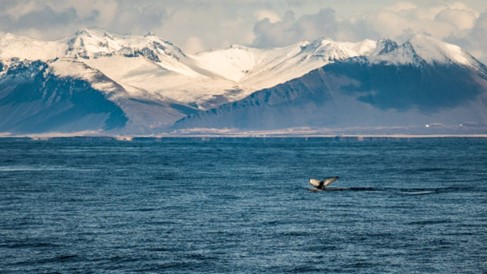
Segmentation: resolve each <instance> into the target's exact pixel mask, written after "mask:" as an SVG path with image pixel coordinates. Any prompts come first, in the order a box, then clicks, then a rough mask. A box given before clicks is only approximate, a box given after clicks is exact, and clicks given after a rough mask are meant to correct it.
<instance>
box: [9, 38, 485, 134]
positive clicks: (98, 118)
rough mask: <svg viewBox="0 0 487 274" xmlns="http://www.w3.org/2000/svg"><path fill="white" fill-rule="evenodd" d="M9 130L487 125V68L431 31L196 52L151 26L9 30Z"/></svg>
mask: <svg viewBox="0 0 487 274" xmlns="http://www.w3.org/2000/svg"><path fill="white" fill-rule="evenodd" d="M0 117H1V118H0V132H8V133H12V134H24V133H42V132H80V131H90V132H96V133H99V134H114V135H116V134H157V133H164V132H166V133H167V132H185V131H184V130H185V129H204V128H212V129H227V128H233V129H237V130H279V129H284V128H316V129H324V130H329V131H330V132H352V133H359V132H370V133H374V132H379V131H380V132H386V133H390V132H401V133H415V132H446V133H485V132H486V129H487V68H486V66H485V65H483V64H482V63H481V62H479V61H478V60H477V59H475V58H474V57H473V56H472V55H470V54H469V53H468V52H466V51H464V50H463V49H461V48H460V47H458V46H456V45H452V44H448V43H445V42H442V41H439V40H436V39H433V38H431V37H428V36H425V35H414V36H412V37H411V38H410V39H408V40H407V41H405V42H403V43H397V42H395V41H392V40H388V39H382V40H379V41H372V40H364V41H360V42H354V43H349V42H336V41H332V40H330V39H318V40H315V41H302V42H300V43H297V44H294V45H290V46H287V47H282V48H273V49H257V48H251V47H245V46H240V45H232V46H229V47H227V48H225V49H214V50H209V51H204V52H200V53H196V54H187V53H184V52H183V51H182V50H181V49H180V48H178V47H177V46H175V45H174V44H172V43H171V42H168V41H165V40H163V39H161V38H159V37H157V36H155V35H153V34H148V35H145V36H137V35H120V34H114V33H109V32H107V31H105V30H101V29H85V30H81V31H78V32H76V33H75V34H74V35H73V36H71V37H67V38H65V39H61V40H57V41H39V40H34V39H30V38H27V37H21V36H16V35H13V34H8V33H7V34H3V35H0Z"/></svg>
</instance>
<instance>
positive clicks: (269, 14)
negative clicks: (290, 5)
mask: <svg viewBox="0 0 487 274" xmlns="http://www.w3.org/2000/svg"><path fill="white" fill-rule="evenodd" d="M254 16H255V19H257V21H262V20H265V19H267V20H269V22H271V23H276V22H279V21H281V17H280V16H279V15H278V14H277V13H276V12H274V11H271V10H258V11H256V12H255V13H254Z"/></svg>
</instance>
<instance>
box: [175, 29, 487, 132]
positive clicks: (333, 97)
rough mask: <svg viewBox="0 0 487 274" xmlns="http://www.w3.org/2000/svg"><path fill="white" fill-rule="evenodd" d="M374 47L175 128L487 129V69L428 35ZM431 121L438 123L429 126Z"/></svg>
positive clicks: (458, 130) (181, 122)
mask: <svg viewBox="0 0 487 274" xmlns="http://www.w3.org/2000/svg"><path fill="white" fill-rule="evenodd" d="M370 50H371V53H370V55H369V56H358V58H344V59H342V60H336V61H335V62H331V63H329V64H327V65H325V66H322V67H321V68H318V69H316V70H312V71H311V72H309V73H307V74H305V75H304V76H302V77H298V78H295V79H293V80H291V81H288V82H285V83H283V84H279V85H276V86H274V87H271V88H267V89H263V90H260V91H256V92H254V93H252V94H251V95H250V96H248V97H246V98H244V99H242V100H239V101H236V102H233V103H228V104H224V105H222V106H220V107H218V108H215V109H211V110H208V111H202V112H199V113H197V114H195V115H191V116H188V117H185V118H183V119H182V120H180V121H178V122H177V123H176V124H175V126H174V128H175V129H177V130H180V129H188V128H234V129H241V130H268V129H282V128H292V127H299V128H302V127H317V128H328V129H332V130H333V131H335V132H336V131H340V130H342V129H352V131H353V132H354V133H359V132H361V131H363V130H364V129H365V130H377V129H381V130H385V131H386V132H390V131H388V130H389V129H391V128H395V129H399V130H401V131H403V132H409V133H418V132H423V133H424V132H443V133H445V132H449V133H452V132H464V133H465V132H466V133H485V132H486V130H487V68H486V67H485V66H484V65H483V64H481V63H479V62H478V61H477V60H476V59H475V58H474V57H472V56H471V55H470V54H468V53H466V52H465V51H463V50H461V49H460V48H459V47H457V46H454V45H451V44H448V43H444V42H441V41H438V40H435V39H432V38H429V37H425V36H414V37H412V38H411V39H409V40H408V41H406V42H404V43H403V44H400V45H399V44H397V43H396V42H394V41H391V40H385V39H384V40H380V41H378V42H377V46H376V47H375V48H370ZM328 52H330V51H328ZM335 52H336V53H337V55H335V56H338V57H339V56H340V54H338V53H340V51H335ZM431 124H435V125H440V126H438V127H434V128H430V127H428V129H425V125H431ZM465 125H473V126H465ZM425 130H426V131H425ZM349 132H350V131H349Z"/></svg>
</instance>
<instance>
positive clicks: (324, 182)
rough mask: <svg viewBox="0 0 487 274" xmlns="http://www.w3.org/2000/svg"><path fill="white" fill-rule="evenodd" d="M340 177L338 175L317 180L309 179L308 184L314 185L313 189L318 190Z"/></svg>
mask: <svg viewBox="0 0 487 274" xmlns="http://www.w3.org/2000/svg"><path fill="white" fill-rule="evenodd" d="M338 179H340V177H338V176H333V177H327V178H325V179H323V180H317V179H309V184H310V185H312V186H314V187H315V189H317V190H318V189H319V190H324V189H325V188H326V187H327V186H329V185H331V184H332V183H334V182H336V181H337V180H338Z"/></svg>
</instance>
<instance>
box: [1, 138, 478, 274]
mask: <svg viewBox="0 0 487 274" xmlns="http://www.w3.org/2000/svg"><path fill="white" fill-rule="evenodd" d="M332 175H338V176H340V177H341V179H340V180H339V181H337V182H336V183H334V184H333V185H332V188H331V189H330V190H329V191H322V192H313V191H310V190H309V185H308V183H307V181H308V179H309V178H322V177H326V176H332ZM486 271H487V139H475V138H468V139H462V138H441V139H434V138H426V139H364V140H357V139H353V138H345V139H341V138H307V139H306V138H257V139H252V138H236V139H231V138H227V139H219V138H204V139H198V138H194V139H191V138H186V139H177V138H167V139H136V140H134V141H131V142H124V141H116V140H112V139H107V138H78V139H76V138H75V139H69V138H68V139H62V138H61V139H51V140H44V141H35V140H29V139H0V273H304V272H308V273H313V272H315V273H486Z"/></svg>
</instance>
